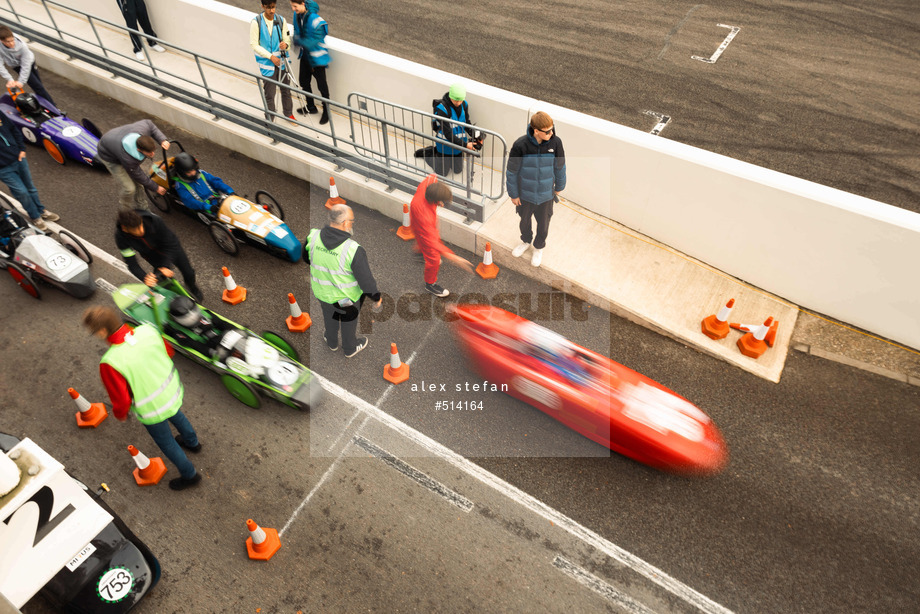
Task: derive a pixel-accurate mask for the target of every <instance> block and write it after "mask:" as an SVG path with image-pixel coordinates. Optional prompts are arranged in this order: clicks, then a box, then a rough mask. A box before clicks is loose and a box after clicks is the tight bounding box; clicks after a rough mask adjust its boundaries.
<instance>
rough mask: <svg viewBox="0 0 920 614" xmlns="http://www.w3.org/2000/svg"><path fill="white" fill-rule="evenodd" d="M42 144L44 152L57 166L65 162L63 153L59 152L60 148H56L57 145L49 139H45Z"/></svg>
mask: <svg viewBox="0 0 920 614" xmlns="http://www.w3.org/2000/svg"><path fill="white" fill-rule="evenodd" d="M42 144H43V145H44V146H45V151H47V152H48V155H50V156H51V157H52V158H53V159H54V161H55V162H57V163H58V164H64V162H66V160H65V159H64V153H63V152H62V151H61V148H60V147H58V146H57V143H55V142H54V141H52V140H51V139H45V140H44V141H42Z"/></svg>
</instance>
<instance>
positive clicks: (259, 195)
mask: <svg viewBox="0 0 920 614" xmlns="http://www.w3.org/2000/svg"><path fill="white" fill-rule="evenodd" d="M256 204H257V205H259V206H260V207H262V208H263V209H265V210H266V211H268V212H269V213H271V214H272V215H274V216H275V217H276V218H278V219H279V220H283V219H284V209H282V208H281V205H279V204H278V201H277V200H275V197H274V196H272V195H271V194H269V193H268V192H266V191H265V190H259V191H258V192H256Z"/></svg>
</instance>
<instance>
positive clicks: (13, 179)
mask: <svg viewBox="0 0 920 614" xmlns="http://www.w3.org/2000/svg"><path fill="white" fill-rule="evenodd" d="M0 181H2V182H3V183H5V184H6V185H7V187H8V188H9V189H10V192H12V193H13V198H15V199H16V200H18V201H19V202H20V203H22V206H23V207H24V208H25V210H26V213H28V214H29V217H30V218H32V219H33V220H37V219H38V218H40V217H41V216H42V212H43V211H44V210H45V206H44V205H43V204H42V202H41V201H40V200H38V190H36V189H35V184H34V183H32V174H31V173H30V172H29V164H28V163H27V162H26V161H25V159H22V160H19V161H18V162H13V163H12V164H10V165H8V166H4V167H2V168H0Z"/></svg>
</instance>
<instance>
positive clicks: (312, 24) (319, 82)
mask: <svg viewBox="0 0 920 614" xmlns="http://www.w3.org/2000/svg"><path fill="white" fill-rule="evenodd" d="M291 9H292V10H293V11H294V37H293V42H294V47H297V48H299V49H300V52H299V53H298V55H297V57H298V58H299V59H300V79H299V80H300V87H301V88H303V90H304V91H306V92H307V93H310V94H312V93H313V89H312V87H311V83H310V82H311V81H312V80H313V78H314V77H316V87H317V88H318V89H319V95H320V96H322V97H323V98H329V84H328V83H327V82H326V67H327V66H329V61H330V57H329V49H328V48H326V36H327V35H328V34H329V24H328V23H326V20H325V19H323V18H322V17H320V15H319V6H318V5H317V4H316V2H314V1H313V0H291ZM297 112H298V113H300V114H301V115H306V114H307V113H318V112H319V109H317V108H316V103H315V102H314V101H313V99H312V98H308V99H307V104H306V106H303V107H301V108H299V109H297ZM319 123H320V124H327V123H329V110H328V109H327V108H326V104H325V103H323V114H322V116H320V118H319Z"/></svg>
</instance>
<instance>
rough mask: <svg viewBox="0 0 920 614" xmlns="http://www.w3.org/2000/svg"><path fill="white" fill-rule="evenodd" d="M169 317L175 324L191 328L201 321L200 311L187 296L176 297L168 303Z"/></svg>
mask: <svg viewBox="0 0 920 614" xmlns="http://www.w3.org/2000/svg"><path fill="white" fill-rule="evenodd" d="M169 317H171V318H172V319H173V320H175V321H176V323H178V324H180V325H182V326H184V327H186V328H191V327H192V326H194V325H196V324H198V322H199V321H200V320H201V310H200V309H198V305H196V304H195V301H193V300H192V299H190V298H189V297H187V296H177V297H175V298H173V300H171V301H170V302H169Z"/></svg>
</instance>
